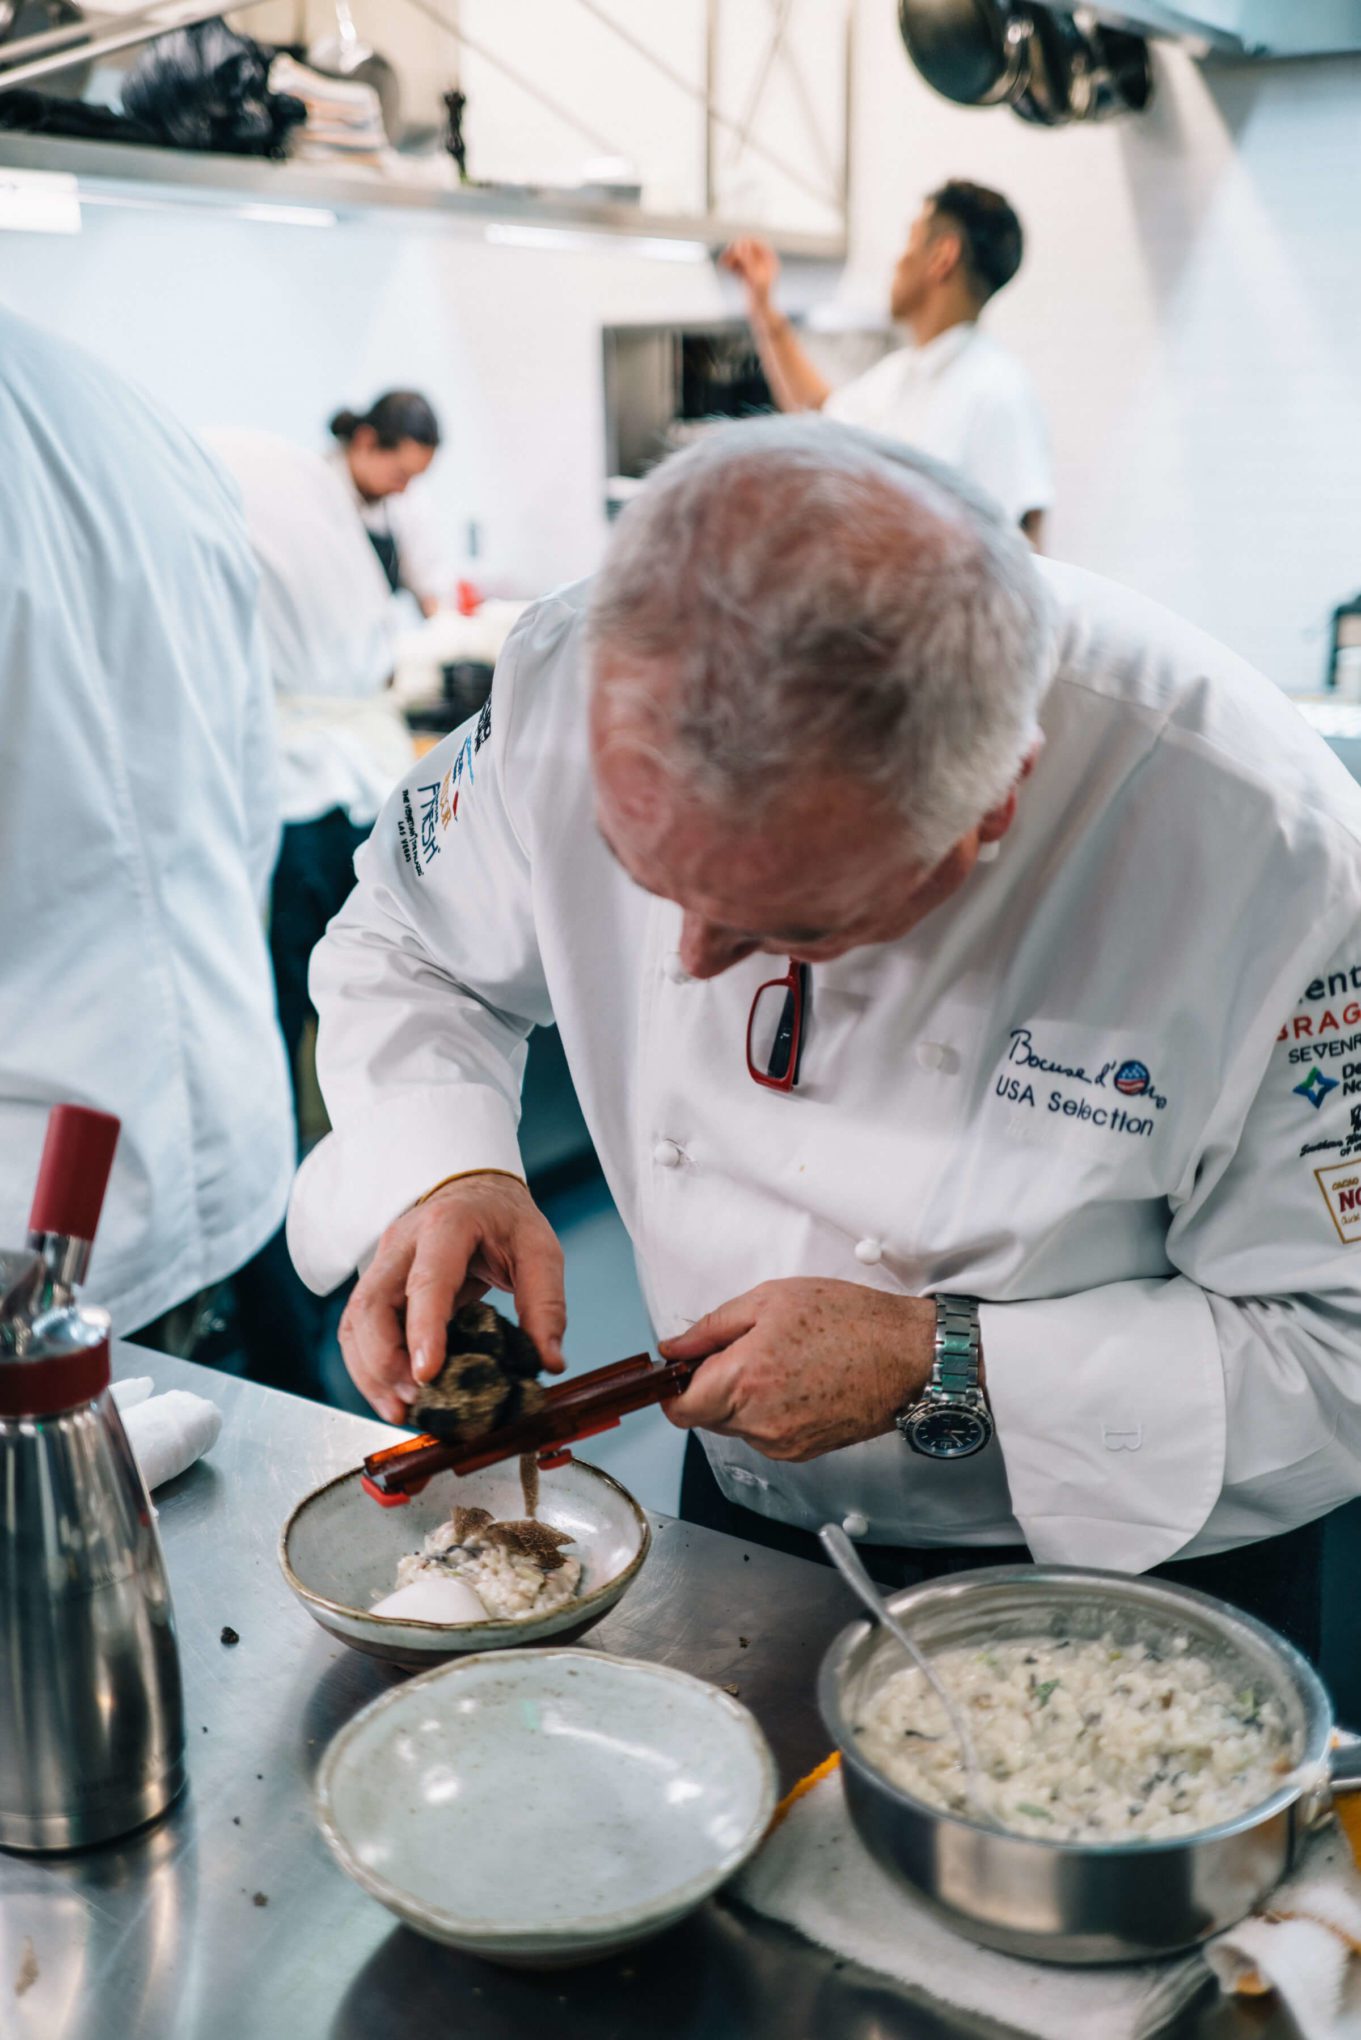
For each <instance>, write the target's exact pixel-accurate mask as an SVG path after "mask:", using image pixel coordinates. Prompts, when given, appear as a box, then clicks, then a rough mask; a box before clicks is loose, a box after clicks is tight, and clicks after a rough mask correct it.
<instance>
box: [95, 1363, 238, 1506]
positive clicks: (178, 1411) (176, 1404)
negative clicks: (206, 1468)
mask: <svg viewBox="0 0 1361 2040" xmlns="http://www.w3.org/2000/svg"><path fill="white" fill-rule="evenodd" d="M151 1389H152V1384H151V1382H150V1380H149V1379H147V1378H146V1377H145V1376H139V1377H138V1378H137V1379H136V1380H133V1381H116V1382H115V1383H114V1384H113V1399H114V1402H115V1403H116V1404H117V1406H118V1414H119V1416H120V1417H121V1418H122V1419H123V1429H124V1430H125V1431H126V1432H127V1434H128V1443H129V1445H131V1447H132V1456H133V1458H134V1459H135V1460H136V1461H137V1464H138V1466H139V1467H140V1468H141V1470H142V1478H143V1480H144V1481H145V1482H146V1484H147V1490H148V1492H150V1490H151V1489H152V1488H158V1487H162V1486H163V1485H164V1484H165V1482H166V1481H168V1480H173V1479H174V1478H175V1476H176V1474H177V1473H183V1472H185V1470H186V1469H187V1468H188V1467H191V1466H192V1465H193V1464H194V1461H195V1460H196V1459H201V1458H202V1457H203V1455H204V1453H205V1452H207V1451H209V1450H210V1449H211V1447H212V1446H213V1445H215V1444H216V1442H217V1435H218V1432H219V1431H220V1430H221V1429H222V1412H221V1410H220V1409H219V1408H218V1407H217V1404H216V1403H211V1402H209V1401H208V1399H207V1397H206V1396H201V1395H191V1394H190V1393H189V1391H188V1390H187V1389H184V1388H172V1389H168V1390H167V1391H166V1393H165V1394H164V1395H153V1394H152V1392H151Z"/></svg>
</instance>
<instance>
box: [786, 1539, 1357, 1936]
mask: <svg viewBox="0 0 1361 2040" xmlns="http://www.w3.org/2000/svg"><path fill="white" fill-rule="evenodd" d="M884 1598H885V1604H886V1606H887V1607H889V1608H890V1609H891V1610H892V1611H893V1613H894V1614H895V1615H896V1616H897V1617H898V1618H899V1620H900V1621H902V1622H904V1623H905V1624H906V1626H907V1628H908V1629H909V1631H910V1632H911V1634H912V1636H913V1637H914V1638H915V1640H916V1641H917V1643H918V1644H920V1646H921V1647H922V1649H923V1650H925V1651H927V1652H930V1651H932V1650H937V1651H939V1650H946V1649H949V1648H950V1647H951V1646H953V1645H956V1644H966V1643H978V1644H983V1643H987V1644H995V1643H998V1642H1005V1641H1008V1640H1010V1639H1012V1638H1022V1637H1024V1638H1035V1637H1041V1638H1049V1637H1053V1638H1057V1637H1061V1636H1069V1637H1073V1638H1075V1639H1076V1638H1084V1637H1093V1638H1094V1637H1103V1636H1113V1637H1114V1638H1115V1639H1116V1640H1117V1642H1120V1643H1128V1644H1133V1643H1141V1642H1152V1641H1154V1640H1155V1639H1156V1638H1161V1639H1166V1638H1167V1636H1168V1635H1169V1634H1170V1633H1171V1632H1178V1633H1181V1634H1185V1635H1187V1636H1189V1637H1190V1639H1191V1646H1192V1648H1193V1649H1194V1650H1196V1651H1197V1652H1199V1653H1202V1654H1204V1655H1207V1656H1209V1657H1210V1658H1211V1659H1212V1660H1214V1662H1215V1663H1216V1664H1219V1665H1222V1666H1223V1667H1224V1669H1225V1670H1226V1672H1228V1674H1229V1675H1230V1676H1231V1677H1232V1679H1233V1680H1234V1683H1235V1685H1236V1686H1238V1685H1250V1684H1251V1685H1256V1686H1257V1687H1258V1688H1260V1689H1264V1690H1266V1691H1267V1692H1269V1693H1270V1694H1272V1695H1273V1696H1274V1697H1275V1699H1276V1700H1277V1701H1278V1702H1279V1704H1280V1707H1281V1709H1282V1711H1283V1714H1284V1717H1285V1720H1286V1722H1287V1723H1288V1724H1289V1728H1290V1731H1291V1733H1292V1736H1293V1737H1294V1743H1295V1750H1296V1753H1297V1758H1298V1761H1297V1763H1296V1767H1295V1769H1294V1771H1293V1772H1292V1773H1291V1774H1290V1775H1289V1776H1288V1777H1287V1778H1285V1779H1284V1780H1283V1782H1282V1784H1281V1787H1280V1789H1279V1791H1277V1792H1275V1793H1274V1794H1273V1795H1272V1797H1271V1798H1270V1799H1268V1800H1266V1801H1264V1802H1263V1804H1262V1805H1261V1806H1258V1807H1254V1808H1253V1809H1252V1810H1251V1811H1250V1812H1248V1813H1245V1814H1242V1815H1240V1816H1239V1817H1238V1818H1237V1819H1235V1820H1231V1821H1226V1822H1224V1823H1223V1824H1222V1825H1221V1826H1219V1827H1214V1828H1206V1829H1204V1830H1202V1831H1201V1832H1200V1833H1197V1834H1194V1835H1187V1836H1182V1837H1179V1838H1177V1839H1175V1840H1170V1841H1142V1840H1141V1841H1132V1842H1122V1843H1115V1844H1112V1843H1106V1844H1104V1845H1102V1844H1094V1843H1089V1842H1047V1841H1036V1840H1033V1839H1032V1838H1031V1837H1030V1836H1028V1835H1026V1836H1023V1835H1015V1834H1007V1833H1003V1832H1001V1831H1000V1830H998V1829H995V1828H987V1827H983V1826H981V1825H980V1824H978V1823H976V1822H974V1821H971V1820H966V1819H964V1818H963V1817H961V1816H959V1815H956V1814H951V1813H945V1812H943V1811H942V1810H941V1809H940V1808H938V1807H933V1806H928V1805H927V1804H926V1803H925V1802H924V1801H921V1800H917V1799H914V1798H912V1797H911V1795H910V1794H909V1793H907V1792H905V1791H903V1790H902V1788H901V1787H900V1786H896V1785H893V1784H891V1783H890V1782H889V1781H888V1779H887V1778H885V1777H884V1776H883V1774H882V1773H881V1772H879V1771H877V1770H875V1769H874V1768H873V1767H872V1766H871V1765H870V1764H868V1763H867V1762H866V1761H865V1759H864V1757H863V1756H862V1755H861V1754H860V1749H859V1745H858V1743H857V1740H856V1737H855V1734H854V1730H853V1727H852V1724H853V1722H854V1721H855V1720H856V1719H857V1718H858V1715H859V1711H860V1709H861V1708H862V1707H863V1706H864V1705H865V1704H866V1702H867V1701H868V1700H869V1698H870V1697H871V1696H872V1695H873V1693H874V1692H875V1691H876V1690H877V1688H878V1687H879V1685H880V1684H881V1683H882V1682H883V1680H884V1679H886V1678H887V1677H888V1676H889V1675H890V1674H892V1673H893V1672H896V1671H898V1670H900V1669H901V1667H902V1664H903V1655H902V1652H901V1650H900V1649H899V1648H898V1646H897V1645H896V1644H895V1643H894V1642H893V1641H892V1639H891V1638H890V1637H888V1636H887V1635H886V1634H885V1633H884V1632H883V1631H882V1630H879V1629H876V1628H872V1627H871V1625H870V1624H869V1623H867V1622H853V1623H851V1625H850V1626H849V1628H847V1629H844V1630H843V1631H842V1632H841V1634H840V1636H838V1637H837V1639H836V1640H835V1642H834V1643H833V1644H832V1645H831V1647H830V1649H829V1650H828V1652H827V1655H826V1657H825V1658H824V1659H823V1662H822V1670H821V1673H820V1676H819V1681H818V1704H819V1706H820V1708H821V1710H822V1718H823V1721H824V1722H825V1724H826V1726H827V1730H828V1733H829V1734H830V1735H831V1737H832V1739H833V1741H834V1742H835V1743H836V1746H837V1748H838V1749H839V1750H840V1752H841V1758H842V1770H843V1776H844V1780H845V1789H846V1803H847V1806H848V1808H849V1811H850V1815H851V1819H852V1820H853V1822H854V1824H855V1827H856V1829H857V1831H858V1832H859V1834H860V1837H861V1840H862V1841H863V1842H864V1843H865V1844H866V1846H867V1847H868V1849H869V1850H870V1851H871V1853H872V1854H873V1855H874V1856H875V1857H876V1858H877V1860H878V1861H879V1862H880V1863H881V1864H882V1865H883V1867H884V1868H885V1869H886V1870H887V1871H888V1872H889V1873H890V1874H891V1875H893V1876H895V1877H898V1878H901V1879H903V1880H904V1881H905V1882H906V1883H908V1884H910V1885H911V1886H912V1888H913V1889H914V1890H915V1891H916V1892H917V1893H919V1894H920V1896H921V1897H923V1898H924V1899H926V1900H928V1901H929V1902H930V1903H931V1904H932V1905H934V1906H937V1907H939V1908H940V1909H941V1910H942V1911H943V1912H944V1913H946V1914H947V1915H948V1917H949V1919H950V1922H951V1924H952V1925H953V1926H955V1927H957V1928H959V1929H960V1930H961V1931H963V1932H964V1933H966V1934H967V1935H969V1936H970V1938H971V1939H973V1940H975V1941H980V1942H983V1943H984V1944H985V1945H986V1946H988V1947H991V1948H1000V1949H1002V1950H1003V1951H1004V1952H1005V1953H1007V1954H1010V1955H1026V1956H1029V1957H1031V1958H1032V1959H1034V1960H1039V1961H1047V1962H1084V1963H1093V1962H1134V1961H1142V1960H1146V1959H1148V1958H1150V1957H1153V1956H1158V1955H1167V1954H1171V1953H1173V1952H1174V1951H1175V1950H1176V1949H1179V1948H1187V1947H1191V1946H1193V1945H1194V1944H1195V1943H1196V1942H1198V1941H1203V1940H1205V1939H1207V1938H1208V1937H1209V1936H1210V1935H1211V1934H1216V1933H1219V1932H1220V1931H1221V1930H1222V1929H1223V1928H1225V1927H1228V1926H1232V1924H1233V1922H1234V1921H1235V1920H1239V1919H1241V1918H1242V1917H1243V1915H1244V1914H1245V1913H1248V1912H1250V1911H1251V1910H1252V1908H1253V1906H1255V1905H1256V1904H1257V1903H1258V1902H1259V1900H1261V1899H1262V1898H1264V1897H1265V1896H1266V1894H1267V1893H1268V1892H1269V1891H1270V1890H1271V1889H1272V1887H1273V1885H1275V1884H1277V1883H1279V1881H1280V1880H1281V1878H1283V1877H1284V1876H1286V1875H1287V1874H1288V1872H1289V1871H1290V1869H1291V1867H1292V1865H1293V1863H1294V1862H1295V1859H1296V1857H1297V1855H1298V1853H1299V1851H1300V1849H1301V1847H1302V1846H1303V1843H1304V1842H1305V1840H1306V1839H1307V1837H1308V1835H1309V1834H1310V1832H1311V1831H1312V1830H1313V1829H1314V1828H1315V1827H1317V1826H1318V1825H1319V1824H1320V1822H1321V1821H1323V1820H1324V1819H1326V1817H1327V1815H1328V1812H1329V1810H1330V1808H1331V1805H1332V1800H1333V1797H1334V1796H1335V1795H1336V1794H1339V1793H1342V1792H1350V1791H1359V1790H1361V1745H1358V1746H1356V1747H1348V1748H1343V1749H1338V1750H1330V1742H1331V1737H1332V1729H1333V1720H1332V1708H1331V1704H1330V1702H1329V1699H1328V1695H1327V1693H1326V1692H1325V1691H1324V1688H1323V1685H1322V1683H1321V1681H1320V1680H1319V1678H1318V1676H1317V1674H1316V1673H1315V1672H1314V1670H1313V1668H1312V1666H1311V1665H1310V1664H1309V1663H1308V1662H1307V1661H1306V1660H1305V1659H1304V1658H1303V1657H1301V1656H1300V1654H1299V1652H1298V1651H1297V1650H1295V1649H1293V1648H1292V1647H1291V1645H1290V1644H1288V1643H1286V1642H1285V1640H1284V1639H1283V1638H1282V1637H1279V1636H1277V1635H1276V1633H1275V1632H1274V1631H1273V1630H1271V1629H1268V1628H1267V1627H1266V1625H1265V1624H1264V1623H1261V1622H1256V1621H1253V1620H1252V1619H1251V1618H1250V1617H1249V1616H1246V1615H1243V1614H1240V1613H1239V1611H1238V1610H1237V1609H1236V1608H1231V1607H1229V1606H1228V1604H1227V1603H1226V1602H1223V1601H1216V1600H1213V1599H1212V1598H1211V1597H1210V1596H1209V1595H1208V1594H1198V1593H1193V1592H1192V1591H1191V1590H1190V1589H1189V1588H1186V1587H1173V1586H1168V1585H1167V1584H1166V1583H1165V1582H1164V1581H1162V1580H1154V1579H1142V1578H1137V1577H1131V1576H1129V1575H1126V1574H1123V1573H1107V1572H1088V1571H1084V1570H1081V1569H1079V1568H1077V1567H1070V1566H994V1567H989V1568H987V1569H985V1570H981V1571H978V1572H972V1573H965V1574H961V1575H955V1576H953V1577H951V1578H949V1579H943V1580H933V1581H930V1582H929V1583H927V1584H926V1585H923V1586H919V1587H909V1588H907V1589H905V1590H904V1591H902V1592H901V1593H897V1594H889V1595H885V1597H884Z"/></svg>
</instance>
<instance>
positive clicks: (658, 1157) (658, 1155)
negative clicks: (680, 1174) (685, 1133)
mask: <svg viewBox="0 0 1361 2040" xmlns="http://www.w3.org/2000/svg"><path fill="white" fill-rule="evenodd" d="M652 1159H653V1161H654V1162H655V1163H656V1164H657V1167H658V1168H659V1169H678V1168H679V1167H680V1159H681V1151H680V1149H679V1148H678V1147H677V1146H676V1143H675V1141H674V1140H659V1141H658V1142H657V1145H656V1147H654V1148H653V1150H652Z"/></svg>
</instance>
